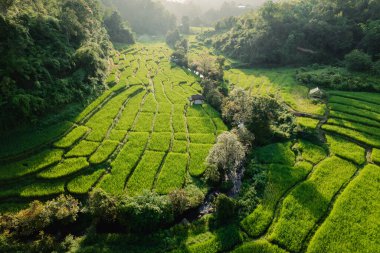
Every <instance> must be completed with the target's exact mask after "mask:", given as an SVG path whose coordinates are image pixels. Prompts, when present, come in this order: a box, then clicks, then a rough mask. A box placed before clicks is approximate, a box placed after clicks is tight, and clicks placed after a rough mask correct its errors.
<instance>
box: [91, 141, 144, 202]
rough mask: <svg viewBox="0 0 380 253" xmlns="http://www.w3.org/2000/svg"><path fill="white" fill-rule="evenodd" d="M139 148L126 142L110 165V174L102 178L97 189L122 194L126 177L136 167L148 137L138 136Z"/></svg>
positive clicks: (132, 142)
mask: <svg viewBox="0 0 380 253" xmlns="http://www.w3.org/2000/svg"><path fill="white" fill-rule="evenodd" d="M140 137H141V138H139V139H138V140H139V142H140V147H139V146H137V144H136V142H134V141H130V142H128V143H127V144H126V145H125V146H124V147H123V149H122V150H121V151H120V153H119V154H118V156H117V157H116V159H115V160H114V161H113V162H112V163H111V167H112V171H111V174H107V175H105V176H104V177H103V179H102V181H101V182H100V184H99V185H98V187H100V188H102V189H103V190H105V191H107V192H109V193H111V194H115V195H117V194H121V193H122V192H124V185H125V181H126V179H127V177H128V176H129V175H130V173H131V172H132V170H133V168H134V167H135V166H136V165H137V162H138V160H139V159H140V157H141V155H142V154H143V147H144V145H145V143H146V142H147V141H148V136H145V139H144V136H142V135H140Z"/></svg>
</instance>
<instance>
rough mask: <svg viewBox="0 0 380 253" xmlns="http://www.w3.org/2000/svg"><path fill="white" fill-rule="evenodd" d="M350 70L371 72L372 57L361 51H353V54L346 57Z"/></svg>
mask: <svg viewBox="0 0 380 253" xmlns="http://www.w3.org/2000/svg"><path fill="white" fill-rule="evenodd" d="M344 59H345V61H346V66H347V69H348V70H351V71H369V70H371V67H372V59H371V56H370V55H368V54H366V53H364V52H362V51H359V50H357V49H355V50H353V51H352V52H351V53H349V54H347V55H346V56H345V57H344Z"/></svg>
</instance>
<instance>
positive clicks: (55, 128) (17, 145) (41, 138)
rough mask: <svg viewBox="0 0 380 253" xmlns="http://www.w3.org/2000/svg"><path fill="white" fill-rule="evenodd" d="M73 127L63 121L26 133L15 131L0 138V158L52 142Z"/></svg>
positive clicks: (29, 130)
mask: <svg viewBox="0 0 380 253" xmlns="http://www.w3.org/2000/svg"><path fill="white" fill-rule="evenodd" d="M72 126H73V123H72V122H68V121H64V122H62V123H59V124H54V125H51V126H46V127H43V128H38V129H34V128H32V129H30V128H28V130H27V131H15V132H12V133H9V132H8V133H7V134H4V135H2V136H0V139H1V144H0V157H7V156H13V155H17V154H21V153H23V152H26V151H29V150H33V149H35V148H37V147H40V146H42V145H45V144H48V143H49V142H52V141H54V140H55V139H57V138H58V137H59V136H60V135H62V134H63V133H65V132H66V131H68V130H69V129H70V128H71V127H72Z"/></svg>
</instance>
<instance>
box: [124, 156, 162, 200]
mask: <svg viewBox="0 0 380 253" xmlns="http://www.w3.org/2000/svg"><path fill="white" fill-rule="evenodd" d="M164 155H165V153H162V152H153V151H146V152H145V154H144V156H143V158H142V159H141V161H140V163H139V164H138V165H137V167H136V170H135V171H134V172H133V174H132V176H131V178H130V179H129V181H128V183H127V192H128V194H129V195H132V196H134V195H138V194H141V193H142V192H143V191H144V190H151V188H152V186H153V181H154V178H155V176H156V173H157V170H158V169H159V166H160V164H161V162H162V159H163V158H164Z"/></svg>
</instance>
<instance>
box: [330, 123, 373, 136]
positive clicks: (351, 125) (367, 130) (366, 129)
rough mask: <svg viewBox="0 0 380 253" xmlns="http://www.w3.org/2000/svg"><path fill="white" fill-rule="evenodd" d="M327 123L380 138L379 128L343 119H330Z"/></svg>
mask: <svg viewBox="0 0 380 253" xmlns="http://www.w3.org/2000/svg"><path fill="white" fill-rule="evenodd" d="M327 123H328V124H330V125H335V126H341V127H345V128H349V129H352V130H356V131H359V132H363V133H367V134H373V135H376V136H378V137H380V128H377V127H370V126H367V125H363V124H360V123H354V122H350V121H347V120H342V119H329V120H328V121H327Z"/></svg>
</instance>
